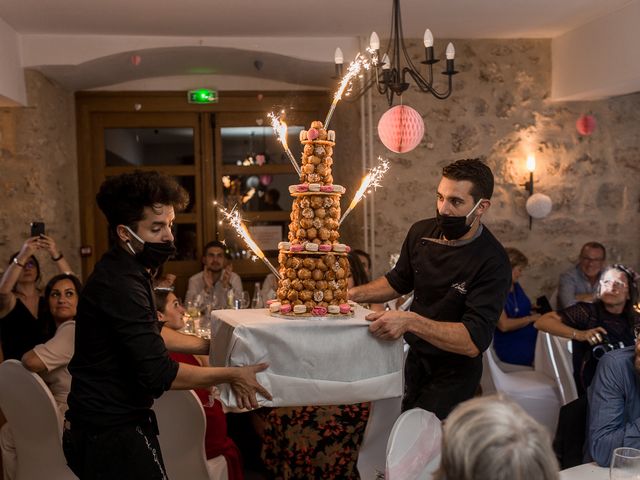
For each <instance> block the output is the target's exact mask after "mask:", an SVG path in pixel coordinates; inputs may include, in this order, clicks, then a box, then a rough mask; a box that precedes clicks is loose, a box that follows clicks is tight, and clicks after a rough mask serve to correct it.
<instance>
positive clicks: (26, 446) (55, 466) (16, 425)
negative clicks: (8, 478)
mask: <svg viewBox="0 0 640 480" xmlns="http://www.w3.org/2000/svg"><path fill="white" fill-rule="evenodd" d="M0 408H1V409H2V412H3V413H4V415H5V417H6V418H7V421H8V423H9V425H10V426H11V430H12V432H13V437H14V441H15V446H16V453H17V457H18V458H17V466H16V467H17V469H16V479H17V480H40V479H43V478H55V479H56V480H72V479H75V478H76V476H75V475H74V474H73V473H72V472H71V470H70V469H69V467H67V462H66V460H65V458H64V453H63V452H62V416H61V414H60V411H59V410H58V406H57V404H56V402H55V400H54V399H53V396H52V395H51V392H50V391H49V388H48V387H47V385H46V384H45V383H44V381H43V380H42V379H41V378H40V377H39V376H38V375H36V374H35V373H31V372H30V371H28V370H27V369H26V368H24V366H23V365H22V363H21V362H19V361H18V360H6V361H5V362H3V363H2V364H0Z"/></svg>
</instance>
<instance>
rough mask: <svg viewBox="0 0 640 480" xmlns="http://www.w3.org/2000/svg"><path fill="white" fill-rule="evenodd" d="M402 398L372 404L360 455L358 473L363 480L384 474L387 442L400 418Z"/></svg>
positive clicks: (369, 479)
mask: <svg viewBox="0 0 640 480" xmlns="http://www.w3.org/2000/svg"><path fill="white" fill-rule="evenodd" d="M401 407H402V397H395V398H385V399H382V400H376V401H374V402H371V411H370V413H369V421H368V422H367V427H366V428H365V431H364V436H363V439H362V444H361V445H360V451H359V453H358V473H359V474H360V478H361V479H362V480H373V479H375V478H376V475H377V474H378V473H381V472H384V469H385V457H386V448H387V441H388V439H389V434H390V433H391V429H392V428H393V424H394V423H395V421H396V419H397V418H398V417H399V416H400V412H401Z"/></svg>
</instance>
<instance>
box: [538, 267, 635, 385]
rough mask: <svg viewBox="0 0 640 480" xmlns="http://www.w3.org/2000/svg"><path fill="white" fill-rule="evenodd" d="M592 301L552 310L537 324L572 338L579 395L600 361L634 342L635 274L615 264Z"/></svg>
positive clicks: (607, 269)
mask: <svg viewBox="0 0 640 480" xmlns="http://www.w3.org/2000/svg"><path fill="white" fill-rule="evenodd" d="M596 297H597V300H596V301H595V302H593V303H587V302H578V303H576V304H575V305H572V306H570V307H568V308H565V309H564V310H561V311H559V312H549V313H547V314H545V315H543V316H542V317H541V318H540V319H539V320H538V321H537V322H536V323H535V327H536V328H537V329H538V330H542V331H544V332H549V333H550V334H552V335H557V336H560V337H565V338H569V339H571V340H573V372H574V374H573V375H574V379H575V381H576V387H577V389H578V395H580V396H582V395H584V394H585V392H586V389H587V387H589V385H590V384H591V380H592V379H593V376H594V375H595V371H596V367H597V364H598V360H599V358H600V357H602V355H603V354H604V353H605V352H606V351H609V350H615V349H618V348H621V347H624V346H629V345H633V344H634V341H635V328H636V326H638V324H639V323H640V315H639V314H638V312H637V311H636V310H635V308H634V306H635V305H636V303H637V302H638V288H637V283H636V274H635V272H633V270H631V269H630V268H628V267H626V266H624V265H620V264H616V265H612V266H610V267H607V268H606V269H605V270H604V272H603V273H602V276H601V278H600V282H599V284H598V289H597V292H596Z"/></svg>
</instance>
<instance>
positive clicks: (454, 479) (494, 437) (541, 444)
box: [434, 396, 559, 480]
mask: <svg viewBox="0 0 640 480" xmlns="http://www.w3.org/2000/svg"><path fill="white" fill-rule="evenodd" d="M558 470H559V469H558V463H557V461H556V457H555V455H554V453H553V449H552V448H551V438H550V435H549V432H547V431H546V430H545V429H544V427H542V426H541V425H540V424H539V423H537V422H536V421H535V420H533V419H532V418H531V417H530V416H529V415H527V413H526V412H525V411H524V410H522V408H520V406H518V405H516V404H515V403H513V402H511V401H508V400H505V399H504V398H502V397H500V396H488V397H480V398H474V399H472V400H468V401H466V402H463V403H461V404H460V405H458V407H456V408H455V409H454V410H453V412H451V414H450V415H449V417H447V420H446V422H445V423H444V427H443V437H442V460H441V463H440V469H439V470H438V471H437V472H436V474H435V477H434V478H435V479H436V480H478V479H485V478H490V479H492V480H525V479H530V478H535V479H536V480H557V479H558V478H559V476H558Z"/></svg>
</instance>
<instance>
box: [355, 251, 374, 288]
mask: <svg viewBox="0 0 640 480" xmlns="http://www.w3.org/2000/svg"><path fill="white" fill-rule="evenodd" d="M351 253H352V254H354V255H356V256H357V257H358V258H359V259H360V262H361V263H362V266H363V267H364V273H366V275H367V282H370V281H371V255H369V254H368V253H367V252H365V251H364V250H359V249H355V250H351ZM365 283H366V282H365Z"/></svg>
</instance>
